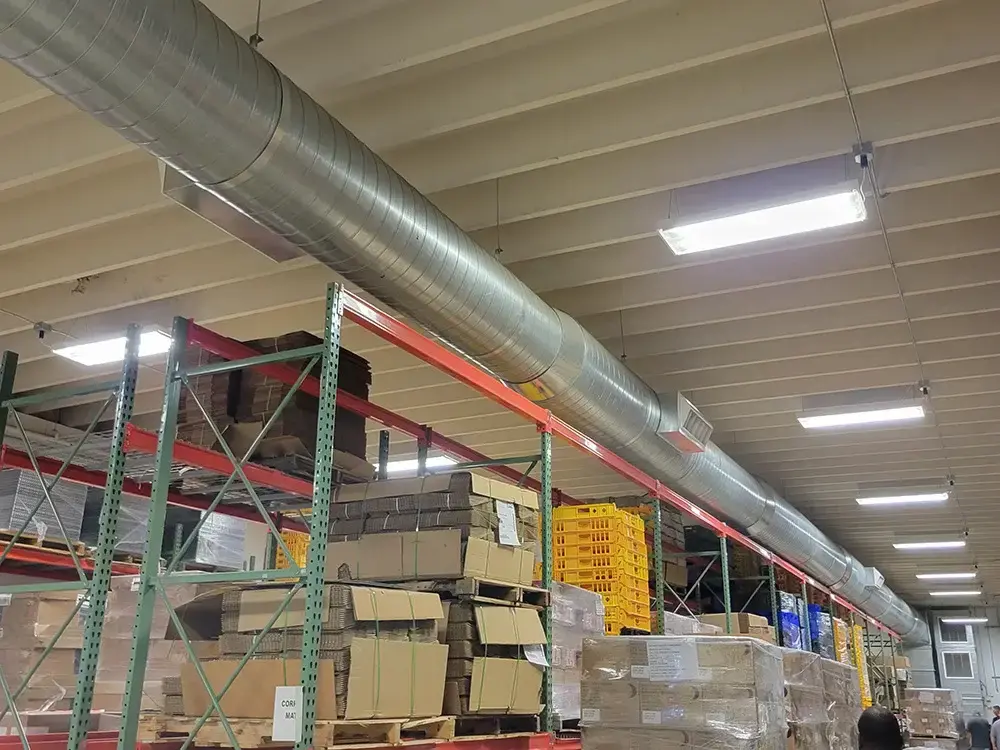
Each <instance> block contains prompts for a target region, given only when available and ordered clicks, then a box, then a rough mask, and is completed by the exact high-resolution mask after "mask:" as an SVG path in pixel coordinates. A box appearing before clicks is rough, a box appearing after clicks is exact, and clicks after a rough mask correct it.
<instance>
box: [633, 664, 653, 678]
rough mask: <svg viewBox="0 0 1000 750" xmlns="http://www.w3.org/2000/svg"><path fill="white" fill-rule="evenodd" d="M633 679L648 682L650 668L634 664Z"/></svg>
mask: <svg viewBox="0 0 1000 750" xmlns="http://www.w3.org/2000/svg"><path fill="white" fill-rule="evenodd" d="M632 677H633V678H635V679H637V680H648V679H649V667H647V666H646V665H645V664H633V665H632Z"/></svg>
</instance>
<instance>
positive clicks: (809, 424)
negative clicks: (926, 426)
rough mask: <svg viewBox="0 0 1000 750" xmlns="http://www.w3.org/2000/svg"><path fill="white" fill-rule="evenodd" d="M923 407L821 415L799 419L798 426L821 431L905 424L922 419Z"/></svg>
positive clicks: (902, 407)
mask: <svg viewBox="0 0 1000 750" xmlns="http://www.w3.org/2000/svg"><path fill="white" fill-rule="evenodd" d="M923 417H924V407H922V406H901V407H898V408H895V409H874V410H869V411H855V412H846V413H844V414H821V415H817V416H812V417H799V418H798V419H799V424H801V425H802V426H803V427H805V428H806V429H807V430H821V429H823V428H824V427H855V426H859V425H870V424H884V423H886V422H906V421H910V420H914V419H923Z"/></svg>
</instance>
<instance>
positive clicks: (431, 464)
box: [385, 456, 458, 474]
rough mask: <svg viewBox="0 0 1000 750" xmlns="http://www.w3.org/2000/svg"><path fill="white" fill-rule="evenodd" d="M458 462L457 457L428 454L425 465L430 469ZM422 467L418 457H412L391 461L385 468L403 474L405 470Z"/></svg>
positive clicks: (387, 470) (414, 469) (389, 471)
mask: <svg viewBox="0 0 1000 750" xmlns="http://www.w3.org/2000/svg"><path fill="white" fill-rule="evenodd" d="M456 463H458V462H457V461H456V460H455V459H453V458H449V457H448V456H428V457H427V463H426V464H425V467H426V468H428V469H443V468H446V467H448V466H454V465H455V464H456ZM419 467H420V464H419V463H418V462H417V459H415V458H410V459H406V460H403V461H390V462H389V463H388V464H386V467H385V470H386V472H387V473H389V474H403V473H405V472H413V471H416V470H417V469H418V468H419Z"/></svg>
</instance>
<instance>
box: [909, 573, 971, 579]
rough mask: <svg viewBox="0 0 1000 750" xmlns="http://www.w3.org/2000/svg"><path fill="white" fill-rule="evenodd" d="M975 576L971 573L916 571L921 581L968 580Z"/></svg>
mask: <svg viewBox="0 0 1000 750" xmlns="http://www.w3.org/2000/svg"><path fill="white" fill-rule="evenodd" d="M975 577H976V574H975V573H974V572H973V573H917V578H919V579H920V580H921V581H963V580H964V581H968V580H971V579H973V578H975Z"/></svg>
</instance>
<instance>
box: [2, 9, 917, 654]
mask: <svg viewBox="0 0 1000 750" xmlns="http://www.w3.org/2000/svg"><path fill="white" fill-rule="evenodd" d="M0 55H2V56H3V57H4V58H5V59H7V60H9V61H10V62H11V63H13V64H14V65H15V66H17V67H18V68H20V69H21V70H22V71H24V72H25V73H26V74H28V75H29V76H31V77H33V78H34V79H36V80H37V81H38V82H39V83H41V84H42V85H44V86H47V87H48V88H50V89H52V90H53V91H55V92H56V93H58V94H61V95H62V96H64V97H66V98H67V99H69V100H70V101H71V102H73V104H75V105H76V106H77V107H79V108H80V109H82V110H84V111H85V112H89V113H90V114H92V115H93V116H94V117H95V118H97V119H98V120H99V121H100V122H102V123H104V124H105V125H107V126H108V127H111V128H114V129H115V130H116V131H118V132H119V133H120V134H121V135H122V136H123V137H124V138H126V139H128V140H129V141H131V142H133V143H135V144H137V145H139V146H141V147H142V148H144V149H145V150H146V151H148V152H150V153H151V154H153V155H155V156H156V157H158V158H160V159H162V160H163V161H165V162H166V163H167V164H169V165H170V166H172V167H173V168H174V169H176V170H177V171H179V172H180V173H181V174H183V175H184V176H185V177H187V178H188V179H190V180H191V181H193V182H194V183H196V184H198V185H200V186H202V187H203V188H205V189H206V190H208V191H210V192H211V193H212V194H214V195H215V196H216V197H217V198H219V199H221V200H222V201H223V202H224V203H226V204H228V205H230V206H233V207H235V208H237V209H239V211H241V212H242V213H243V214H244V215H245V216H247V217H250V218H252V219H253V220H254V221H255V222H257V223H258V224H259V225H261V226H262V227H264V228H266V229H267V230H270V232H272V233H274V234H275V235H277V236H278V238H280V239H281V241H280V242H279V243H278V244H282V245H286V246H287V245H291V246H294V247H297V248H300V249H301V250H302V251H304V252H305V253H308V254H309V255H311V256H313V257H315V258H316V259H317V260H319V261H320V262H322V263H324V264H325V265H327V266H329V267H330V268H332V269H334V270H335V271H337V272H338V273H340V274H341V275H343V276H344V277H345V278H347V279H349V280H351V281H353V282H354V283H356V284H358V286H360V287H361V288H363V289H365V290H367V291H368V292H370V293H371V294H373V295H375V296H376V297H377V298H379V299H381V300H383V301H384V302H385V303H386V304H388V305H391V306H392V307H394V308H396V309H397V310H399V311H400V312H403V313H405V314H407V315H409V316H411V317H412V318H413V319H415V320H417V321H419V322H420V323H422V324H423V325H424V326H426V327H427V328H429V329H431V330H433V331H434V332H435V333H437V334H438V335H440V336H441V337H442V338H444V339H445V340H447V341H448V342H450V343H451V344H453V345H454V346H456V347H457V348H459V349H461V350H462V351H463V352H464V353H465V354H467V355H468V356H469V357H471V358H472V359H474V360H475V361H477V362H479V363H481V364H482V365H483V366H485V367H487V368H489V369H490V370H491V371H492V372H494V373H496V374H497V375H499V376H500V377H502V378H504V379H505V380H506V381H507V382H509V383H510V384H512V385H513V386H514V387H518V388H520V389H521V390H522V391H523V392H524V393H525V394H526V395H528V396H529V397H532V398H534V399H535V400H537V401H539V402H540V403H541V404H542V405H543V406H545V407H547V408H549V409H551V410H552V412H553V413H555V414H557V415H559V416H560V417H561V418H563V419H565V420H566V421H567V422H569V423H570V424H572V425H573V426H575V427H577V428H579V429H581V430H583V431H584V432H586V433H587V434H589V435H591V436H592V437H593V438H595V439H597V440H599V441H601V442H602V443H604V444H605V445H607V446H608V447H610V448H612V449H613V450H615V451H617V452H618V453H619V454H621V455H622V456H623V457H625V458H626V459H628V460H629V461H631V462H633V463H634V464H635V465H637V466H639V467H641V468H642V469H644V470H645V471H647V472H649V473H650V474H652V475H654V476H656V477H658V478H659V479H661V480H662V481H663V482H664V483H666V484H668V485H669V486H671V487H673V488H674V489H676V490H677V491H678V492H681V493H683V494H685V495H687V496H688V497H691V498H692V499H695V500H697V501H699V502H700V503H702V504H703V505H705V506H706V507H708V508H710V509H712V510H713V511H716V512H718V513H720V514H722V515H724V516H726V517H728V518H729V519H730V520H732V521H733V522H735V523H736V524H738V525H739V526H741V527H743V528H745V529H747V530H748V531H749V533H750V534H751V535H752V536H754V537H755V538H756V539H758V540H760V541H761V542H762V543H764V544H766V545H767V546H768V547H770V548H772V549H774V550H776V551H778V552H779V553H781V554H782V555H783V556H784V557H785V558H787V559H788V560H790V561H791V562H793V563H794V564H796V565H798V566H800V567H802V568H803V569H804V570H806V571H808V572H809V573H810V574H811V575H813V576H814V577H815V578H816V579H818V580H819V581H821V582H823V583H824V584H827V585H830V586H833V587H834V588H835V589H836V590H837V591H839V592H840V593H841V594H842V595H843V596H844V597H845V598H846V599H848V600H850V601H852V602H854V603H855V604H856V605H858V606H859V607H861V608H862V609H864V610H865V611H867V612H869V613H870V614H871V615H873V616H875V617H878V618H880V619H881V620H882V621H883V622H884V623H885V624H886V625H888V626H889V627H891V628H893V629H894V630H896V631H897V632H898V633H900V634H901V635H903V636H904V637H905V638H906V639H907V641H908V642H911V643H914V644H916V643H922V642H926V641H927V628H926V625H925V624H924V623H923V622H922V621H921V620H920V619H919V618H918V617H917V616H916V615H915V614H914V613H913V611H912V610H911V609H910V608H909V607H908V606H907V605H906V604H905V603H904V602H902V601H901V600H900V599H899V598H898V597H897V596H896V595H895V594H893V593H892V592H891V591H890V590H889V589H888V588H886V587H884V586H880V587H877V588H872V587H870V586H867V585H866V583H867V582H870V581H871V575H870V572H869V571H866V570H865V568H864V567H863V566H861V565H860V564H859V563H857V562H856V561H855V560H854V559H853V558H852V557H851V556H850V555H848V554H847V553H846V552H845V551H844V550H843V549H842V548H840V547H839V546H837V545H836V544H834V543H833V542H832V541H831V540H830V539H828V538H827V537H826V536H825V535H824V534H823V533H822V532H821V531H820V530H819V529H817V528H816V526H814V525H813V524H812V523H811V522H810V521H809V520H808V519H806V518H805V517H804V516H803V515H802V514H801V513H799V512H798V511H796V510H795V509H794V508H792V507H791V506H790V505H789V504H788V503H787V502H786V501H785V500H784V499H783V498H781V497H780V496H779V495H778V494H777V493H776V492H775V491H774V490H772V489H771V488H770V487H768V486H767V485H765V484H763V483H762V482H760V481H758V480H756V479H755V478H754V477H752V476H751V475H750V474H748V473H747V472H746V471H745V470H744V469H742V468H741V467H740V466H739V465H738V464H737V463H736V462H735V461H734V460H733V459H731V458H730V457H729V456H727V455H726V454H725V453H723V452H722V451H721V450H719V448H718V447H716V446H715V445H714V444H711V443H710V444H709V445H708V446H707V449H706V450H705V451H704V452H701V453H684V454H682V453H679V452H678V451H677V450H675V449H674V448H673V447H672V446H671V445H670V444H668V443H667V442H666V441H665V440H664V439H663V438H662V437H660V436H659V435H658V434H657V433H658V432H671V431H672V430H674V429H676V427H677V425H676V413H675V411H676V405H675V403H673V402H672V401H668V400H667V399H664V402H663V404H662V406H661V403H660V400H659V399H658V398H657V396H656V394H655V393H654V392H653V391H652V390H651V389H650V388H649V387H648V386H647V385H646V384H645V383H644V382H643V381H642V380H640V379H639V378H638V377H637V376H636V375H634V374H633V373H632V372H631V371H630V370H628V369H627V368H626V367H625V366H624V365H623V364H622V363H621V362H620V361H619V360H618V358H617V357H615V356H614V355H613V354H611V353H610V352H609V351H608V350H607V349H605V348H604V347H603V346H602V345H601V344H600V343H598V342H597V340H596V339H594V338H593V337H592V336H591V335H590V334H589V333H587V332H586V331H585V330H584V329H583V328H582V327H581V326H580V325H579V324H578V323H577V322H576V321H575V320H573V319H572V318H570V317H569V316H567V315H565V314H563V313H561V312H559V311H557V310H554V309H552V308H551V307H549V306H548V305H547V304H546V303H544V302H543V301H542V300H541V299H540V298H539V297H538V296H536V295H535V294H534V293H533V292H532V291H531V290H530V289H528V288H527V287H526V286H525V285H524V284H523V283H522V282H521V281H519V280H518V279H517V278H516V277H515V276H514V275H513V274H511V273H510V272H509V271H507V270H506V269H505V268H504V267H503V266H502V265H501V264H500V263H498V262H497V261H496V260H494V258H493V257H492V255H491V254H489V253H487V252H485V251H484V250H483V249H482V248H480V247H479V246H478V245H476V243H475V242H473V240H472V239H471V238H470V237H469V236H468V235H467V234H466V233H465V232H463V231H462V230H461V229H460V228H459V227H458V226H456V225H455V224H454V223H453V222H452V221H451V220H449V219H448V218H447V217H446V216H445V215H444V214H442V213H441V212H440V211H439V210H437V208H435V207H434V205H433V204H432V203H431V202H430V201H428V200H427V199H426V198H425V197H424V196H423V195H421V194H420V193H418V192H417V191H416V190H415V189H414V188H413V187H412V186H410V185H409V184H407V183H406V182H405V181H404V180H403V179H402V177H400V176H399V175H398V174H396V173H395V172H394V171H393V170H392V169H391V168H389V167H388V166H387V165H386V164H385V163H384V162H383V161H382V160H381V159H379V157H378V156H376V155H375V154H374V153H373V152H372V151H371V150H370V149H368V148H367V147H366V146H365V145H364V144H362V143H361V142H360V141H359V140H358V139H357V138H355V137H354V136H353V135H352V134H351V133H350V132H348V131H347V130H346V129H345V128H344V127H343V126H342V125H341V124H340V123H338V122H337V121H336V120H334V119H333V118H332V117H330V115H329V114H327V113H326V112H325V111H324V110H323V109H322V108H321V107H320V106H319V105H317V104H316V103H315V102H314V101H313V100H312V99H310V98H309V97H308V96H307V95H306V94H305V93H304V92H303V91H302V90H301V89H299V88H298V87H297V86H296V85H295V84H293V83H292V82H291V81H290V80H289V79H288V78H286V77H285V76H284V75H283V74H282V73H281V72H279V71H278V70H276V69H275V68H274V67H273V66H272V65H271V64H270V63H269V62H268V61H267V60H265V59H264V58H263V57H262V56H261V55H259V54H258V53H257V52H255V51H254V50H253V49H252V48H251V47H250V45H249V44H248V43H247V42H245V41H244V40H243V39H241V38H240V37H238V36H237V35H236V34H235V33H234V32H233V31H232V30H231V29H229V28H228V27H227V26H226V25H225V24H223V23H222V22H221V21H220V20H218V19H217V18H216V17H215V16H214V15H212V13H211V12H210V11H208V10H207V9H206V8H205V7H204V6H203V5H201V4H200V3H199V2H196V0H157V1H156V2H150V0H0Z"/></svg>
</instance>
